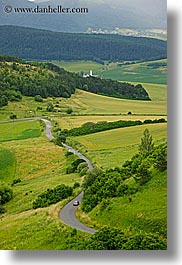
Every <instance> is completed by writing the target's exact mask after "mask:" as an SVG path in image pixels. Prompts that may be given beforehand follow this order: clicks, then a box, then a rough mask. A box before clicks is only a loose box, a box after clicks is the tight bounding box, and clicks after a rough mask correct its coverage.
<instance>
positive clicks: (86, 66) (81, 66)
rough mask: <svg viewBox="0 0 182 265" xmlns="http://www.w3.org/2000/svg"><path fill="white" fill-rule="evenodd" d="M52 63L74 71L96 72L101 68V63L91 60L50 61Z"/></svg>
mask: <svg viewBox="0 0 182 265" xmlns="http://www.w3.org/2000/svg"><path fill="white" fill-rule="evenodd" d="M51 62H52V63H54V64H56V65H58V66H59V67H61V68H64V69H65V70H67V71H69V72H75V73H80V72H84V73H89V72H90V70H92V71H93V73H97V72H98V71H100V70H102V69H103V65H102V64H99V63H96V62H93V61H81V60H80V61H51Z"/></svg>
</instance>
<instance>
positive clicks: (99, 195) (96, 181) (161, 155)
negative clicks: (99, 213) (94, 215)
mask: <svg viewBox="0 0 182 265" xmlns="http://www.w3.org/2000/svg"><path fill="white" fill-rule="evenodd" d="M144 137H145V135H144ZM141 144H142V141H141ZM139 150H141V148H139ZM152 167H154V168H156V170H158V171H165V170H166V169H167V144H166V143H165V144H161V145H159V146H157V147H154V146H153V145H152V143H151V148H150V149H146V150H144V149H142V151H140V152H139V153H137V154H136V155H134V156H133V157H132V158H131V160H127V161H126V162H125V163H124V164H123V166H122V167H121V168H120V167H117V168H114V169H107V170H106V171H102V170H98V169H95V170H93V171H91V172H88V173H87V174H86V176H85V178H84V183H83V188H84V196H83V201H82V209H83V210H84V211H85V212H90V211H91V210H92V209H93V208H94V207H95V206H97V205H98V204H99V203H101V204H100V206H101V207H103V208H104V207H105V205H107V199H108V198H113V197H122V196H126V195H129V196H131V195H132V194H135V193H136V192H137V191H138V190H140V187H141V186H143V185H145V184H146V183H147V182H148V181H149V180H150V179H151V178H152V171H151V168H152ZM129 179H130V181H129V182H128V181H126V180H129ZM128 183H129V184H128Z"/></svg>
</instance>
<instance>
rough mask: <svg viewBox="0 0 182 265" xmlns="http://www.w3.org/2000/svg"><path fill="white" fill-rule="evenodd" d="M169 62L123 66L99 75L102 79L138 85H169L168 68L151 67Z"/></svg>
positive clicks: (109, 69)
mask: <svg viewBox="0 0 182 265" xmlns="http://www.w3.org/2000/svg"><path fill="white" fill-rule="evenodd" d="M156 62H157V63H160V62H163V63H164V62H165V63H166V62H167V60H159V61H149V62H142V63H136V64H130V65H122V66H118V65H116V66H115V67H111V68H109V66H108V69H106V70H104V71H102V72H100V73H99V76H100V77H103V78H106V79H114V80H119V81H127V82H138V83H155V84H166V83H167V68H166V67H164V66H161V67H159V68H153V67H151V66H152V64H153V63H156ZM150 65H151V66H150Z"/></svg>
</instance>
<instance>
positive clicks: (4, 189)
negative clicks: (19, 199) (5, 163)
mask: <svg viewBox="0 0 182 265" xmlns="http://www.w3.org/2000/svg"><path fill="white" fill-rule="evenodd" d="M12 198H13V191H12V189H11V188H10V187H9V186H7V185H6V184H5V183H0V204H1V205H2V204H5V203H6V202H9V201H10V200H11V199H12Z"/></svg>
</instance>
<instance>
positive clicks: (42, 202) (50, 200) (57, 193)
mask: <svg viewBox="0 0 182 265" xmlns="http://www.w3.org/2000/svg"><path fill="white" fill-rule="evenodd" d="M72 194H73V188H72V187H69V186H66V185H64V184H61V185H58V186H56V187H55V188H54V189H47V191H45V192H43V193H41V194H40V195H39V196H38V197H37V199H36V200H35V201H34V202H33V208H34V209H36V208H39V207H40V208H43V207H47V206H49V205H51V204H54V203H57V202H59V201H60V200H63V199H66V198H68V197H69V196H71V195H72Z"/></svg>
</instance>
